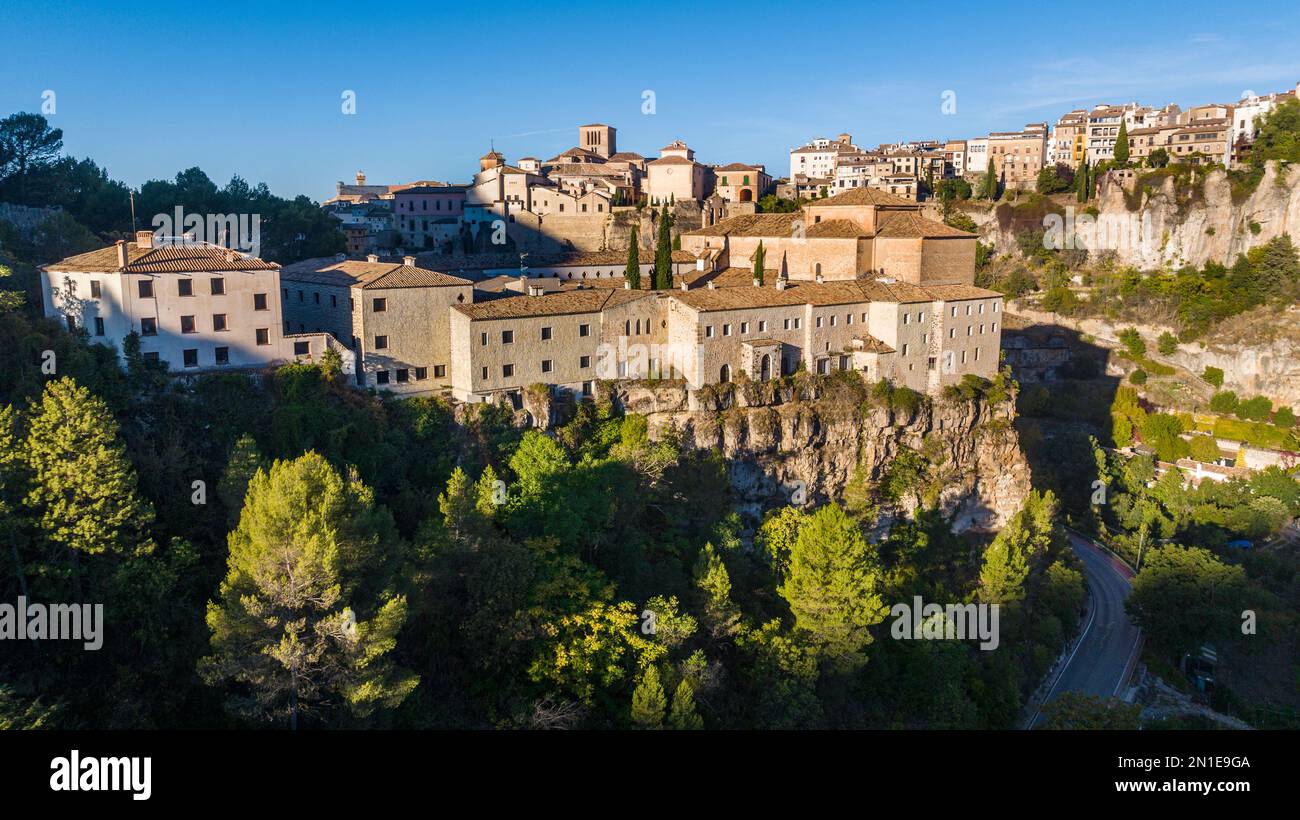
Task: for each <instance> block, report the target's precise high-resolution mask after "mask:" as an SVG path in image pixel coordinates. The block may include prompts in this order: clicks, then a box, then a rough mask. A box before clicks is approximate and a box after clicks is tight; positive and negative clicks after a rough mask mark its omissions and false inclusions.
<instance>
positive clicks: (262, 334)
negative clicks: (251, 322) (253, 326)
mask: <svg viewBox="0 0 1300 820" xmlns="http://www.w3.org/2000/svg"><path fill="white" fill-rule="evenodd" d="M257 343H258V344H259V345H269V344H270V343H271V329H270V328H269V327H259V328H258V329H257Z"/></svg>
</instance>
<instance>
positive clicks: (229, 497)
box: [217, 433, 267, 529]
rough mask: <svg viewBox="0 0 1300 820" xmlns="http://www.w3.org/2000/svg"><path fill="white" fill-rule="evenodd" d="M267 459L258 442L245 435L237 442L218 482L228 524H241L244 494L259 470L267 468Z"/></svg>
mask: <svg viewBox="0 0 1300 820" xmlns="http://www.w3.org/2000/svg"><path fill="white" fill-rule="evenodd" d="M266 466H267V465H266V459H264V458H262V454H261V452H259V451H258V449H257V442H256V441H255V440H254V439H253V437H252V436H250V435H248V434H247V433H245V434H244V435H242V436H240V437H239V438H238V440H236V441H235V446H234V447H232V448H231V450H230V458H228V459H227V460H226V469H225V472H223V473H222V474H221V480H220V481H218V482H217V497H218V498H220V499H221V504H222V506H224V507H225V508H226V524H227V526H229V527H230V528H232V529H233V528H234V527H235V525H237V524H238V523H239V512H240V510H242V509H243V508H244V494H245V493H247V492H248V482H250V481H252V480H253V476H254V475H256V474H257V471H258V470H261V469H263V468H265V467H266Z"/></svg>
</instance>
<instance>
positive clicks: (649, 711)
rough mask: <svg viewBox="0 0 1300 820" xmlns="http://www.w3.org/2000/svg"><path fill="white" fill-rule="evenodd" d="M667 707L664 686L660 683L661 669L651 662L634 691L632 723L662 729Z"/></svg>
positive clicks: (637, 725) (643, 727)
mask: <svg viewBox="0 0 1300 820" xmlns="http://www.w3.org/2000/svg"><path fill="white" fill-rule="evenodd" d="M667 708H668V700H667V698H665V697H664V687H663V686H662V685H661V684H660V683H659V670H658V669H657V668H656V667H655V665H654V664H650V665H649V666H647V667H646V670H645V672H643V673H642V674H641V680H640V682H639V683H637V685H636V689H635V690H634V691H633V692H632V724H633V725H634V726H636V727H637V728H638V729H662V728H663V727H664V712H665V711H666V710H667Z"/></svg>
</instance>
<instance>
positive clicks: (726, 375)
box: [718, 364, 731, 384]
mask: <svg viewBox="0 0 1300 820" xmlns="http://www.w3.org/2000/svg"><path fill="white" fill-rule="evenodd" d="M718 381H720V382H722V383H723V384H726V383H727V382H729V381H731V365H729V364H724V365H723V366H722V368H721V369H720V370H719V371H718Z"/></svg>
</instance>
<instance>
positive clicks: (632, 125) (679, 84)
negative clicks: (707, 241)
mask: <svg viewBox="0 0 1300 820" xmlns="http://www.w3.org/2000/svg"><path fill="white" fill-rule="evenodd" d="M1055 6H1060V7H1061V8H1060V9H1059V10H1058V9H1056V8H1055ZM1297 8H1298V7H1297V6H1296V5H1295V4H1287V5H1281V4H1279V5H1278V6H1276V7H1273V8H1266V7H1264V6H1263V4H1258V3H1245V4H1237V5H1234V6H1224V4H1223V3H1221V2H1218V3H1202V2H1195V0H1193V1H1191V2H1181V3H1179V4H1178V5H1177V7H1176V9H1175V8H1173V7H1171V6H1169V5H1167V4H1150V7H1145V6H1144V5H1142V4H1138V3H1134V2H1123V3H1119V2H1109V0H1094V2H1092V3H1089V4H1085V5H1084V6H1078V5H1077V4H1076V5H1071V4H1044V3H1042V2H1032V3H1019V2H1015V3H1012V2H1004V3H988V2H986V3H978V4H975V5H973V6H970V5H967V4H956V5H953V4H938V5H930V6H924V5H914V4H912V3H888V4H875V3H869V2H850V3H837V2H831V1H830V0H816V2H781V3H774V2H766V0H756V1H755V2H749V3H734V4H732V3H720V2H712V3H703V2H694V3H675V2H669V0H659V2H652V3H643V2H622V3H583V2H564V3H550V2H545V0H532V2H521V3H516V2H509V0H504V1H503V2H496V3H491V4H488V3H459V2H443V1H442V0H433V1H432V2H425V3H398V4H380V5H367V4H365V3H357V2H347V3H342V2H331V1H330V0H319V1H318V2H312V3H303V4H289V3H268V2H258V3H245V2H240V1H239V0H233V1H232V2H223V3H219V4H216V3H184V2H174V1H173V2H170V3H155V2H148V1H147V0H135V1H134V2H129V3H128V2H116V1H112V0H106V1H104V2H98V3H80V2H67V3H61V4H58V7H57V8H55V7H54V4H53V3H52V2H51V0H4V2H3V3H0V32H3V38H2V39H3V43H4V48H3V49H0V116H3V115H7V114H9V113H11V112H14V111H20V110H26V111H39V110H40V106H41V95H42V93H43V92H44V91H46V90H52V91H54V92H55V94H56V98H55V102H56V104H57V108H56V113H55V114H54V115H53V116H51V117H50V119H51V121H52V123H53V124H55V125H57V126H58V127H60V128H62V129H63V131H64V139H65V146H66V150H67V151H68V152H69V153H71V154H73V155H74V156H90V157H92V158H94V159H95V160H96V161H97V162H99V163H100V164H101V165H103V166H105V167H106V168H107V169H108V171H109V173H110V174H111V175H113V176H114V177H116V178H119V179H122V180H124V181H126V182H127V183H128V184H131V185H133V186H138V185H140V184H141V183H143V182H144V181H146V180H148V179H155V178H168V177H171V176H173V175H174V174H175V173H176V172H177V171H179V170H181V169H183V168H188V167H191V166H194V165H198V166H199V167H201V168H203V169H204V170H205V171H207V172H208V174H209V176H211V177H212V178H213V179H215V180H217V181H218V183H224V182H225V181H226V180H228V179H229V178H230V176H231V175H232V174H235V173H238V174H240V175H241V176H243V177H244V178H245V179H247V180H249V181H250V182H260V181H264V182H266V183H267V184H269V185H270V186H271V189H272V190H273V191H275V192H276V193H278V194H281V195H296V194H299V193H305V194H307V195H308V196H311V197H313V198H316V199H320V198H324V197H326V196H329V195H330V194H331V193H332V191H333V186H334V182H335V181H336V180H339V179H351V177H352V175H353V174H354V173H355V172H356V171H357V170H358V169H361V170H364V171H365V172H366V174H367V176H368V178H369V179H370V181H372V182H401V181H408V180H413V179H437V180H446V181H453V182H454V181H465V180H467V179H468V177H469V176H470V174H471V173H472V172H473V170H474V169H475V168H476V167H477V165H476V161H477V158H478V157H479V156H480V155H482V154H483V153H484V152H485V151H486V150H487V149H488V146H489V144H490V143H491V142H492V141H493V140H495V144H496V147H497V149H498V150H500V151H501V152H503V153H504V154H505V155H506V156H507V158H508V159H510V160H512V161H513V160H515V159H517V158H519V157H520V156H526V155H533V156H537V157H541V158H543V159H545V158H547V157H550V156H553V155H554V154H556V153H559V152H560V151H562V150H564V149H565V148H568V147H570V146H572V145H574V144H575V143H576V141H577V133H576V129H577V126H578V125H581V124H584V123H588V122H606V123H609V124H611V125H614V126H616V127H617V128H618V129H619V133H618V141H619V147H620V148H621V149H624V150H634V151H638V152H640V153H642V154H646V155H656V154H657V151H658V149H659V148H660V147H661V146H663V145H665V144H666V143H667V142H669V141H670V140H672V139H674V138H678V137H680V138H682V139H685V140H686V141H687V142H688V143H689V144H690V145H691V146H692V147H693V148H694V149H695V150H696V152H697V154H696V155H697V158H699V159H700V160H701V161H703V162H713V163H725V162H737V161H742V162H763V163H766V164H767V165H768V169H769V171H771V172H772V173H773V175H774V176H781V175H783V174H785V173H786V172H787V171H788V167H789V165H788V159H787V152H788V151H789V149H790V148H791V147H792V146H795V145H799V144H802V143H804V142H806V141H807V140H808V139H809V138H811V137H813V136H817V135H824V136H833V135H834V134H836V133H839V132H840V131H848V132H850V133H852V134H853V136H854V138H855V141H857V142H858V143H859V144H867V145H874V144H876V143H879V142H882V141H893V140H898V139H906V138H926V137H930V138H959V137H965V136H972V135H978V134H981V133H987V132H988V131H990V130H1006V129H1012V128H1016V127H1019V126H1020V125H1022V124H1024V123H1025V122H1032V121H1040V120H1047V121H1049V122H1050V121H1052V120H1054V119H1055V118H1056V117H1057V116H1058V115H1059V114H1061V113H1063V112H1064V111H1067V110H1069V109H1070V108H1074V107H1079V106H1088V105H1091V104H1093V103H1096V102H1103V101H1104V102H1126V101H1130V100H1138V101H1140V102H1143V103H1146V104H1153V105H1160V104H1163V103H1165V102H1170V101H1172V102H1177V103H1179V104H1180V105H1183V106H1187V105H1190V104H1195V103H1199V102H1209V101H1219V102H1227V101H1233V100H1235V99H1237V98H1238V97H1239V95H1240V94H1241V93H1242V92H1243V91H1245V90H1247V89H1249V90H1252V91H1255V92H1258V93H1264V92H1268V91H1274V90H1283V89H1286V88H1290V87H1293V86H1294V84H1295V82H1296V81H1297V80H1300V49H1297V47H1296V44H1297V42H1300V10H1297ZM345 90H352V91H355V92H356V99H357V112H356V114H355V115H351V116H345V115H344V114H342V113H341V110H340V106H341V95H342V94H343V92H344V91H345ZM646 90H651V91H653V92H654V94H655V103H656V106H655V113H654V114H653V115H645V114H642V112H641V108H642V99H643V97H642V95H643V92H644V91H646ZM949 90H951V91H953V92H955V94H956V103H957V112H956V114H953V115H946V114H944V113H942V112H941V103H942V96H943V94H944V92H945V91H949Z"/></svg>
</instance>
